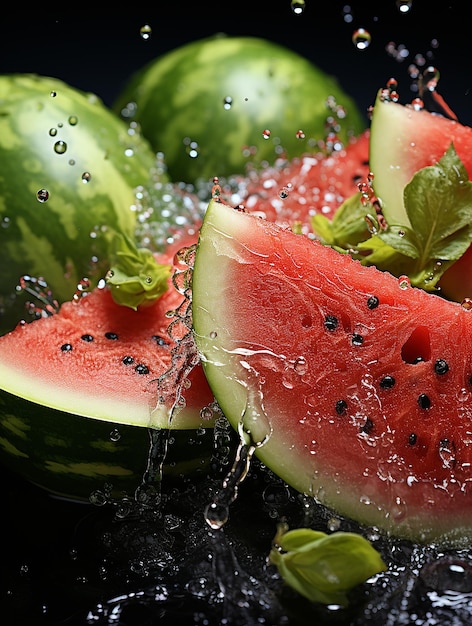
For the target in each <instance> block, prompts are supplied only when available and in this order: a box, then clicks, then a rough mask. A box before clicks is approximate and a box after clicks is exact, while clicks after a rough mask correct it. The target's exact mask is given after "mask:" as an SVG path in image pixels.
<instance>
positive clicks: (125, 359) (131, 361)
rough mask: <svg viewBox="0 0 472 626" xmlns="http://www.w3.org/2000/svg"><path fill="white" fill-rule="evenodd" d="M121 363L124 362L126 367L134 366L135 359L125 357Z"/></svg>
mask: <svg viewBox="0 0 472 626" xmlns="http://www.w3.org/2000/svg"><path fill="white" fill-rule="evenodd" d="M121 362H122V363H123V364H124V365H132V364H133V363H134V359H133V357H132V356H124V357H123V358H122V359H121Z"/></svg>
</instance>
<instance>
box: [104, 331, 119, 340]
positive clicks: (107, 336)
mask: <svg viewBox="0 0 472 626" xmlns="http://www.w3.org/2000/svg"><path fill="white" fill-rule="evenodd" d="M105 337H106V338H107V339H110V340H111V341H116V340H117V339H118V335H117V334H116V333H111V332H108V333H105Z"/></svg>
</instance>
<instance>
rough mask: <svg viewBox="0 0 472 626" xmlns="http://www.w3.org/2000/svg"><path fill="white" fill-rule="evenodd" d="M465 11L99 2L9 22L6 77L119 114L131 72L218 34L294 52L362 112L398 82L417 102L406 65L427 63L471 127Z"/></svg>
mask: <svg viewBox="0 0 472 626" xmlns="http://www.w3.org/2000/svg"><path fill="white" fill-rule="evenodd" d="M467 4H468V3H466V2H460V1H455V2H440V3H438V4H433V3H431V2H429V1H428V0H412V3H411V10H410V11H409V12H408V13H401V12H400V11H399V10H398V7H397V2H396V0H382V1H378V2H364V1H362V2H361V1H359V0H357V1H355V2H351V3H349V2H342V1H335V0H329V1H323V2H321V1H319V0H306V2H305V10H304V12H303V13H302V14H300V15H296V14H295V13H294V12H293V10H292V6H291V0H251V1H248V0H238V1H233V0H227V1H224V0H220V1H219V2H216V1H213V0H210V1H209V0H206V1H201V2H191V3H190V6H189V3H188V2H187V3H185V5H184V3H182V2H175V1H172V0H168V1H167V2H165V3H164V2H161V1H157V2H153V3H148V7H147V8H146V9H141V8H140V6H139V4H136V3H130V4H129V6H128V7H126V6H125V7H122V6H121V5H120V7H119V6H118V4H117V3H115V4H113V5H112V4H110V5H109V6H110V9H109V10H107V11H103V10H102V9H100V5H99V4H98V5H97V6H96V7H95V6H94V5H93V3H88V4H80V3H79V4H75V5H69V6H68V8H67V10H64V9H62V10H58V11H50V10H48V9H47V6H46V7H44V5H42V6H41V11H37V10H33V11H24V12H23V13H22V14H18V15H16V16H15V14H11V13H10V15H9V16H7V17H4V16H3V17H2V30H1V35H0V73H10V72H35V73H38V74H43V75H49V76H54V77H57V78H60V79H62V80H64V81H66V82H67V83H69V84H70V85H72V86H74V87H77V88H79V89H82V90H85V91H91V92H94V93H96V94H97V95H99V96H100V97H101V98H102V100H103V101H104V102H105V104H107V105H110V106H111V105H112V103H113V101H114V99H115V98H116V97H117V95H118V93H119V92H120V90H121V89H122V88H123V87H124V85H125V83H126V81H127V80H128V79H129V78H130V76H131V75H132V73H133V72H135V71H136V70H138V69H139V68H140V67H142V66H143V65H144V64H145V63H147V62H148V61H150V60H151V59H153V58H154V57H156V56H158V55H160V54H162V53H164V52H166V51H168V50H170V49H172V48H174V47H176V46H179V45H182V44H185V43H187V42H189V41H192V40H194V39H198V38H201V37H206V36H209V35H213V34H215V33H217V32H225V33H228V34H232V35H254V36H260V37H265V38H267V39H271V40H273V41H276V42H278V43H281V44H283V45H286V46H288V47H290V48H292V49H294V50H296V51H297V52H299V53H300V54H302V55H304V56H306V57H308V58H309V59H311V60H312V61H313V62H314V63H315V64H316V65H318V66H319V67H320V68H322V69H324V70H325V71H327V72H329V73H330V74H333V75H335V76H337V77H338V79H339V81H340V83H341V85H342V86H343V87H344V88H345V89H346V90H347V91H348V92H349V93H350V94H351V95H353V96H355V97H356V99H357V101H358V103H359V106H360V107H361V110H363V111H367V108H368V107H369V106H370V105H371V104H373V101H374V99H375V94H376V92H377V89H378V88H379V87H382V86H384V85H385V83H386V81H387V80H388V79H389V78H390V77H395V78H396V79H397V80H398V82H399V91H400V99H401V101H402V102H403V103H404V102H407V101H410V100H411V99H412V98H413V97H414V94H413V93H412V92H411V89H410V87H411V82H412V81H411V79H410V77H409V74H408V66H409V64H410V63H414V62H415V57H416V55H417V54H420V55H423V56H424V57H425V59H426V63H427V65H430V64H433V65H435V66H436V67H437V68H438V69H439V71H440V75H441V78H440V82H439V87H438V91H440V93H441V94H442V96H443V97H444V98H445V99H446V101H447V102H448V103H449V106H450V107H451V108H452V109H453V110H455V112H456V114H457V115H458V116H459V118H460V120H461V121H462V122H463V123H465V124H468V125H472V107H471V106H470V98H471V95H470V90H471V87H472V63H471V54H470V52H471V46H470V37H469V36H468V34H467V22H468V14H467V11H466V7H467ZM346 13H348V14H350V15H351V16H352V21H351V22H346V20H345V19H344V16H345V14H346ZM145 24H148V25H149V26H150V27H151V28H152V35H151V37H150V38H149V39H148V40H143V39H142V38H141V36H140V28H141V27H142V26H144V25H145ZM357 28H365V29H366V30H368V31H369V32H370V34H371V36H372V40H371V44H370V46H369V47H368V48H367V49H365V50H362V51H360V50H357V49H356V48H355V46H354V44H353V43H352V34H353V32H354V31H355V30H356V29H357ZM434 40H436V41H437V44H436V45H435V44H433V41H434ZM389 42H393V43H394V44H396V46H397V47H398V46H405V48H406V49H407V50H408V52H409V54H408V55H407V56H406V57H405V58H404V59H403V60H402V61H399V60H398V59H395V58H393V57H392V56H391V55H389V54H388V53H387V51H386V46H387V44H388V43H389Z"/></svg>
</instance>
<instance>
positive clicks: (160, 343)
mask: <svg viewBox="0 0 472 626" xmlns="http://www.w3.org/2000/svg"><path fill="white" fill-rule="evenodd" d="M151 339H153V340H154V341H155V342H156V343H157V345H158V346H168V345H169V342H168V341H167V340H166V339H164V337H161V336H160V335H153V336H152V337H151Z"/></svg>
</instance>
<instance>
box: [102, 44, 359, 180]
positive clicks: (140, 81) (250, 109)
mask: <svg viewBox="0 0 472 626" xmlns="http://www.w3.org/2000/svg"><path fill="white" fill-rule="evenodd" d="M330 96H331V97H334V98H335V100H336V102H337V103H338V104H339V105H341V106H343V107H344V108H345V110H346V112H347V115H346V117H345V118H344V119H343V121H342V124H341V129H340V131H339V133H338V136H339V139H340V140H341V141H343V142H346V141H347V139H348V137H349V136H351V135H356V134H358V133H360V132H361V131H362V130H364V129H365V127H366V120H364V119H363V116H362V114H361V113H360V112H359V110H358V108H357V105H356V103H355V101H354V99H353V98H352V97H350V96H349V95H348V94H347V93H346V92H345V91H344V90H343V88H342V87H341V86H340V85H339V83H338V81H337V80H336V79H335V78H334V77H332V76H330V75H328V74H326V73H324V72H323V71H321V70H320V69H319V68H318V67H316V66H314V65H313V64H312V63H311V62H310V61H309V60H308V59H305V58H304V57H303V56H300V55H299V54H297V53H295V52H294V51H293V50H290V49H287V48H284V47H283V46H280V45H278V44H276V43H274V42H271V41H268V40H265V39H261V38H257V37H231V36H227V35H225V34H221V33H219V34H216V35H214V36H210V37H208V38H206V39H202V40H198V41H192V42H190V43H188V44H186V45H183V46H180V47H179V48H176V49H174V50H171V51H170V52H169V53H167V54H164V55H161V56H159V57H157V58H156V59H153V60H151V61H150V62H149V63H148V64H146V65H145V66H144V67H143V68H142V69H140V70H138V72H136V74H135V75H133V76H132V77H131V79H130V81H129V82H128V84H127V85H125V88H124V89H123V91H122V93H121V94H119V96H118V98H117V99H116V102H115V104H114V105H113V108H114V110H115V111H116V112H117V113H118V114H121V115H123V117H126V116H127V115H128V114H129V111H132V113H133V114H132V115H131V116H130V117H131V118H132V119H135V120H136V121H137V122H139V124H140V126H141V129H142V132H143V135H144V136H145V137H146V138H147V139H148V140H149V142H150V144H151V145H152V147H153V149H154V150H155V151H156V152H159V151H162V152H164V155H165V159H166V163H167V165H168V171H169V175H170V176H171V178H172V180H174V181H182V180H183V181H186V182H191V183H193V182H195V181H197V180H199V179H207V180H211V179H212V178H213V177H215V176H217V177H223V176H229V175H232V174H243V173H244V171H245V166H247V165H248V164H253V163H255V164H256V165H260V164H261V163H264V162H265V161H268V162H269V163H273V162H274V161H275V159H276V156H277V151H276V149H277V147H278V146H279V144H280V145H281V146H283V148H284V153H285V155H286V157H287V158H289V159H291V158H293V157H294V156H298V155H300V154H303V153H304V152H310V151H311V150H312V147H313V146H312V144H311V143H310V140H311V141H313V140H324V139H325V126H326V119H327V117H328V116H329V114H330V112H329V110H328V109H327V106H326V100H327V98H328V97H330ZM227 99H229V100H230V102H231V105H230V106H228V107H225V106H224V105H225V100H227ZM301 103H306V106H305V105H303V106H301ZM129 105H130V106H129ZM300 129H301V130H303V132H304V133H305V137H306V138H305V139H300V138H297V132H298V131H299V130H300ZM265 130H269V131H270V139H265V138H264V136H263V133H264V131H265ZM189 141H191V142H194V143H195V144H196V145H197V149H196V152H197V156H196V157H194V158H192V156H190V154H189V153H190V148H189V145H187V143H188V142H189ZM248 148H251V156H245V155H244V152H245V151H248ZM254 153H255V154H254Z"/></svg>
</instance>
